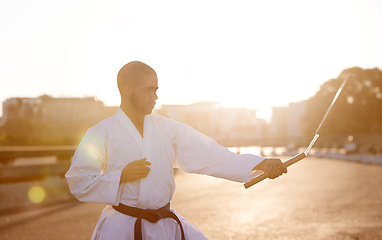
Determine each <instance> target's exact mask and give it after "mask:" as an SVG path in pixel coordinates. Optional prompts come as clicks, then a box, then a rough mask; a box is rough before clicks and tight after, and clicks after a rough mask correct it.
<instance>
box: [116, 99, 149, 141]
mask: <svg viewBox="0 0 382 240" xmlns="http://www.w3.org/2000/svg"><path fill="white" fill-rule="evenodd" d="M121 109H122V111H123V112H124V113H125V114H126V116H128V117H129V118H130V120H131V122H132V123H133V124H134V126H135V127H136V128H137V130H138V132H139V133H140V134H141V136H142V137H143V124H144V120H145V116H146V114H142V113H140V112H138V111H136V110H135V109H134V108H132V107H130V106H129V105H124V104H121Z"/></svg>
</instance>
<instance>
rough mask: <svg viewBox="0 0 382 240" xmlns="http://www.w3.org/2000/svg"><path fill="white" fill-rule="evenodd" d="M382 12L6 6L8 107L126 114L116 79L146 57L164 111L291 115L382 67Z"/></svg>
mask: <svg viewBox="0 0 382 240" xmlns="http://www.w3.org/2000/svg"><path fill="white" fill-rule="evenodd" d="M380 12H382V3H381V2H380V1H373V0H368V1H360V0H356V1H314V2H313V1H312V2H310V1H309V2H306V1H288V2H285V1H272V2H253V1H242V2H237V3H235V4H230V3H229V2H224V1H223V2H222V1H208V2H206V1H203V2H201V1H194V2H192V3H180V2H178V1H161V2H157V1H144V2H136V1H134V2H133V1H118V0H115V1H107V2H97V3H94V2H93V1H80V2H78V1H66V2H55V1H53V2H52V1H44V0H43V1H40V2H38V3H36V2H30V1H25V0H24V1H23V0H21V1H1V2H0V20H1V23H0V33H1V38H0V43H1V44H0V50H1V52H2V55H1V56H0V64H1V66H2V69H1V71H0V101H1V102H3V101H5V100H6V99H8V98H12V97H38V96H41V95H44V94H48V95H51V96H53V97H88V96H96V97H97V98H98V99H99V100H101V101H102V102H104V103H105V104H106V105H108V106H110V105H112V106H115V105H119V93H118V89H117V86H116V75H117V72H118V70H119V69H120V68H121V67H122V66H123V65H124V64H125V63H127V62H129V61H132V60H140V61H143V62H145V63H147V64H149V65H150V66H152V67H153V68H154V69H155V70H156V71H157V73H158V78H159V91H158V94H159V100H158V105H164V104H191V103H195V102H203V101H206V102H220V103H221V104H222V105H223V106H226V107H244V108H253V109H267V108H269V107H271V106H286V105H287V104H288V103H290V102H299V101H303V100H306V99H308V98H309V97H311V96H313V95H314V94H315V93H316V92H317V91H318V89H319V87H320V85H321V84H323V83H324V82H325V81H328V80H330V79H332V78H337V77H338V76H339V74H340V73H341V72H342V71H343V70H344V69H347V68H351V67H361V68H364V69H370V68H375V67H378V68H379V69H382V46H381V44H380V43H381V42H382V33H381V31H380V29H382V16H381V14H379V13H380ZM1 109H2V106H0V113H1V114H2V111H1Z"/></svg>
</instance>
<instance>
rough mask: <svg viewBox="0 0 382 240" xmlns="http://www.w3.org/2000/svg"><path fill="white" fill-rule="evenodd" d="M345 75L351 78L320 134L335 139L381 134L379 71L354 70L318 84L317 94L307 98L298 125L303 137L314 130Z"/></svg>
mask: <svg viewBox="0 0 382 240" xmlns="http://www.w3.org/2000/svg"><path fill="white" fill-rule="evenodd" d="M348 73H352V74H354V75H355V77H351V78H350V79H349V81H348V82H347V84H346V86H345V87H344V89H343V90H342V93H341V95H340V96H339V98H338V99H337V102H336V104H335V105H334V106H333V108H332V111H331V112H330V113H329V116H328V118H327V120H326V123H324V126H322V128H321V130H320V133H321V134H322V135H323V134H325V135H337V136H338V135H341V136H349V135H360V134H382V71H381V70H379V69H378V68H374V69H361V68H358V67H354V68H350V69H346V70H344V71H343V72H342V73H341V74H340V76H339V77H338V78H336V79H330V80H329V81H327V82H325V83H324V84H322V85H321V87H320V89H319V91H318V92H317V93H316V94H315V95H314V96H313V97H311V98H310V99H308V101H307V109H306V112H305V114H304V116H303V117H302V122H303V123H304V124H303V125H302V126H301V127H302V129H303V132H304V133H305V134H306V135H311V134H312V133H313V132H314V131H315V130H316V128H317V126H318V124H319V123H320V121H321V119H322V117H323V116H324V114H325V112H326V110H327V109H328V107H329V105H330V103H331V101H332V100H333V97H334V95H335V94H336V92H337V90H338V88H339V87H340V85H341V83H342V81H343V79H344V77H345V76H346V74H348Z"/></svg>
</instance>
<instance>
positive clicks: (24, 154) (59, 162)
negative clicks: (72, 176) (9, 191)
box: [0, 146, 76, 183]
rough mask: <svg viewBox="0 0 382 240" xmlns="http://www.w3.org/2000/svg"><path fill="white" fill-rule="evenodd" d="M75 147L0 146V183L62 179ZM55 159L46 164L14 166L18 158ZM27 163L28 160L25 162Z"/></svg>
mask: <svg viewBox="0 0 382 240" xmlns="http://www.w3.org/2000/svg"><path fill="white" fill-rule="evenodd" d="M75 149H76V146H0V183H9V182H21V181H32V180H42V179H44V178H46V177H50V176H59V177H63V176H64V175H65V172H66V171H67V170H68V169H69V167H70V161H71V158H72V156H73V154H74V152H75ZM49 156H51V157H55V159H56V161H54V162H53V163H48V164H38V165H36V164H33V165H29V164H25V165H17V164H15V162H16V160H17V159H18V158H26V159H28V158H31V159H32V158H36V157H49ZM27 161H28V160H27Z"/></svg>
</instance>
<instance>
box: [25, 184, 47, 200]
mask: <svg viewBox="0 0 382 240" xmlns="http://www.w3.org/2000/svg"><path fill="white" fill-rule="evenodd" d="M45 196H46V193H45V190H44V188H43V187H41V186H33V187H31V188H30V189H29V191H28V199H29V201H31V202H32V203H36V204H37V203H41V202H42V201H44V199H45Z"/></svg>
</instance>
